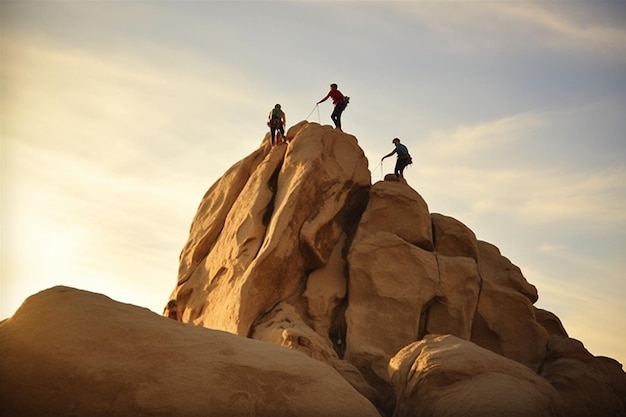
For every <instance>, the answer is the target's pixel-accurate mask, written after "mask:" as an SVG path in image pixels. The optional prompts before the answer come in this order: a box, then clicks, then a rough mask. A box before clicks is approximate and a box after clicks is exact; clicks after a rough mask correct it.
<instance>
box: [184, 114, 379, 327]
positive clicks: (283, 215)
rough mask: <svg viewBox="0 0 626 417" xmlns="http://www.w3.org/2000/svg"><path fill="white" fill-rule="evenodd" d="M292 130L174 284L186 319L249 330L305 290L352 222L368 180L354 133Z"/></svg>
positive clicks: (308, 126)
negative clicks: (207, 247)
mask: <svg viewBox="0 0 626 417" xmlns="http://www.w3.org/2000/svg"><path fill="white" fill-rule="evenodd" d="M292 134H293V135H294V137H293V139H292V140H291V142H290V143H289V145H287V146H278V147H275V148H272V149H271V150H269V151H268V152H269V153H267V154H266V155H265V159H264V160H263V162H261V163H259V164H258V165H257V167H256V169H255V170H254V171H252V172H251V173H250V177H249V179H248V181H247V182H246V185H245V187H244V188H243V189H242V190H241V191H240V192H239V195H238V196H237V197H236V198H232V197H230V198H229V199H231V200H234V202H233V204H232V206H231V208H230V211H228V213H227V214H226V219H225V221H224V227H223V228H222V230H221V232H220V234H219V236H217V240H216V242H215V243H214V245H213V247H212V249H211V250H210V251H209V252H208V254H207V256H206V258H205V259H204V260H203V261H202V263H201V264H200V265H199V266H198V267H197V268H196V269H195V271H194V273H193V274H192V275H191V277H190V278H189V279H188V280H186V281H184V283H183V284H182V285H179V286H178V287H177V288H176V290H175V291H174V293H173V298H176V299H177V301H178V302H179V304H182V305H183V306H185V307H186V310H185V313H184V314H183V317H184V320H185V321H189V322H193V323H195V324H198V325H203V326H206V327H210V328H215V329H221V330H226V331H229V332H232V333H236V334H240V335H244V336H247V335H248V334H249V332H250V331H251V326H252V324H253V322H254V321H255V320H257V319H259V318H260V317H261V316H262V315H263V314H265V313H267V312H268V311H270V310H271V309H272V308H273V307H274V306H275V305H276V304H277V303H279V302H281V301H283V300H286V299H288V298H289V297H292V296H294V295H295V294H296V293H297V292H298V291H299V290H300V288H301V287H302V285H303V283H304V282H305V280H306V277H307V274H306V272H305V271H310V270H312V269H316V268H320V267H322V266H323V265H325V264H326V263H327V262H328V259H329V257H330V255H331V253H332V251H333V249H334V248H335V246H336V244H337V242H338V241H339V240H340V239H341V238H342V237H343V236H344V235H345V230H346V229H349V228H350V224H351V223H353V222H354V219H352V218H351V217H350V215H349V214H351V212H352V211H353V208H354V207H358V206H360V205H363V201H364V199H365V198H366V192H367V189H368V188H369V186H370V174H369V171H368V170H367V160H366V159H365V156H364V155H363V151H362V150H361V149H360V148H359V147H358V145H357V142H356V138H354V137H353V136H350V135H346V134H344V133H342V132H340V131H337V130H335V129H332V128H330V127H328V126H319V125H317V124H309V123H304V124H301V125H299V127H298V130H297V131H296V132H293V129H290V130H289V134H288V137H289V136H290V135H292ZM226 185H227V184H226ZM213 198H214V197H213V195H212V194H211V193H210V192H209V193H207V195H206V196H205V197H204V199H205V200H207V199H209V200H211V199H213ZM202 205H203V204H201V206H202ZM179 281H181V280H180V279H179ZM242 301H243V302H242ZM208 306H211V307H210V308H208Z"/></svg>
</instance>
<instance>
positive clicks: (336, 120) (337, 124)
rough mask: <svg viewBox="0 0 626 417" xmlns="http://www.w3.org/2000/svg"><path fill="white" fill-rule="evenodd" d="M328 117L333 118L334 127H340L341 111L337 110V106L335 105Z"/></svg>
mask: <svg viewBox="0 0 626 417" xmlns="http://www.w3.org/2000/svg"><path fill="white" fill-rule="evenodd" d="M330 118H331V119H332V120H333V123H334V124H335V127H336V128H338V129H341V111H340V110H339V106H338V105H337V106H335V109H334V110H333V113H332V114H331V115H330Z"/></svg>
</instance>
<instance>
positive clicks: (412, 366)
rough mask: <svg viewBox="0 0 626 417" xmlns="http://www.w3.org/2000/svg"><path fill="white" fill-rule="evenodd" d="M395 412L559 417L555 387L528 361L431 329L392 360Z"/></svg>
mask: <svg viewBox="0 0 626 417" xmlns="http://www.w3.org/2000/svg"><path fill="white" fill-rule="evenodd" d="M389 375H390V379H391V381H392V384H393V386H394V388H395V391H396V395H397V398H398V405H397V407H396V410H395V412H394V417H413V416H429V417H456V416H463V417H502V416H507V417H528V416H534V417H557V416H559V417H560V416H562V414H561V401H560V398H559V396H558V394H557V392H556V390H555V389H554V388H553V387H552V386H551V385H550V384H549V383H548V382H547V381H545V380H544V379H542V378H541V377H539V376H538V375H537V374H535V373H534V372H532V371H531V370H530V369H528V368H527V367H526V366H524V365H521V364H519V363H517V362H514V361H512V360H509V359H506V358H504V357H502V356H500V355H497V354H495V353H493V352H490V351H488V350H486V349H483V348H481V347H479V346H477V345H475V344H473V343H471V342H467V341H465V340H462V339H459V338H456V337H454V336H450V335H447V336H436V335H429V336H427V337H425V338H424V339H423V340H422V341H419V342H415V343H412V344H410V345H408V346H406V347H405V348H403V349H402V350H400V351H399V352H398V353H397V355H395V356H394V357H393V358H392V359H391V361H390V362H389Z"/></svg>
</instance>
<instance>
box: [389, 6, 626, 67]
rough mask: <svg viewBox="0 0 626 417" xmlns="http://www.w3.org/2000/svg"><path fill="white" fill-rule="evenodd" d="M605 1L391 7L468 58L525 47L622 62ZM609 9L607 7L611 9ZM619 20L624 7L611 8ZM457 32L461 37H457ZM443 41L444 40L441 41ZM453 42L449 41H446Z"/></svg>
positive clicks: (623, 35) (623, 32)
mask: <svg viewBox="0 0 626 417" xmlns="http://www.w3.org/2000/svg"><path fill="white" fill-rule="evenodd" d="M606 3H607V2H598V3H595V4H593V3H584V2H556V3H555V2H552V3H546V2H469V3H456V2H452V3H451V2H418V3H414V4H404V3H395V4H394V3H392V5H391V6H390V7H391V8H392V9H393V10H395V11H396V13H397V14H398V15H400V16H402V17H401V19H402V18H406V17H407V16H410V17H411V18H412V19H413V21H414V22H416V23H418V24H420V25H424V26H427V27H429V28H431V30H433V33H434V34H437V37H436V39H439V42H437V43H438V44H439V45H441V46H445V47H447V48H449V50H453V51H456V52H458V53H463V54H464V55H469V54H470V53H475V52H477V51H492V52H493V51H496V50H503V49H504V50H506V49H507V48H508V49H518V48H526V47H527V45H529V44H532V45H533V47H535V48H537V47H538V48H541V49H543V48H549V49H552V50H567V51H573V52H575V51H580V52H584V53H587V54H588V53H593V54H601V55H602V56H604V57H605V58H608V59H610V60H619V61H620V62H622V63H624V62H626V29H625V28H624V26H623V25H622V24H621V23H622V22H620V21H619V19H617V18H615V19H616V20H615V21H614V22H612V23H611V22H610V21H608V19H606V14H605V13H600V14H601V16H600V17H597V16H596V15H597V14H599V13H593V12H594V11H597V10H602V9H603V8H604V7H605V6H606V5H607V4H606ZM611 7H613V6H611ZM615 9H616V12H617V14H618V15H619V13H622V16H623V15H624V12H625V11H624V8H623V7H622V8H620V7H615ZM460 31H462V32H464V33H465V34H466V35H467V36H464V37H458V33H459V32H460ZM445 39H448V40H449V41H445ZM451 39H454V42H452V41H451Z"/></svg>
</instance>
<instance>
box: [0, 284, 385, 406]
mask: <svg viewBox="0 0 626 417" xmlns="http://www.w3.org/2000/svg"><path fill="white" fill-rule="evenodd" d="M0 409H1V411H2V415H4V416H33V417H39V416H48V417H57V416H58V417H61V416H94V417H97V416H116V417H123V416H128V417H141V416H146V417H147V416H151V417H155V416H163V417H166V416H167V417H176V416H180V417H193V416H197V417H200V416H202V417H211V416H215V417H223V416H255V417H260V416H267V417H276V416H285V417H287V416H311V417H314V416H315V417H318V416H352V415H358V416H371V417H378V416H379V413H378V412H377V411H376V409H375V408H374V406H373V405H372V404H371V403H370V402H369V401H368V400H367V399H365V398H364V397H363V396H361V395H360V394H359V393H358V392H357V391H356V390H355V389H354V388H353V387H352V386H351V385H350V384H349V383H348V382H346V380H345V379H344V378H342V377H341V376H340V374H338V373H337V372H336V371H335V370H333V369H332V368H331V367H329V366H327V365H325V364H323V363H321V362H319V361H316V360H314V359H311V358H309V357H307V356H306V355H303V354H301V353H299V352H295V351H292V350H290V349H286V348H284V347H281V346H278V345H276V344H272V343H266V342H261V341H256V340H251V339H247V338H244V337H240V336H235V335H232V334H229V333H225V332H221V331H215V330H209V329H205V328H202V327H198V326H192V325H187V324H183V323H179V322H176V321H174V320H170V319H167V318H165V317H162V316H159V315H156V314H154V313H152V312H150V311H148V310H146V309H143V308H139V307H135V306H132V305H128V304H122V303H119V302H115V301H113V300H111V299H109V298H107V297H105V296H102V295H98V294H93V293H89V292H85V291H79V290H75V289H71V288H66V287H55V288H52V289H50V290H46V291H43V292H41V293H39V294H36V295H34V296H31V297H30V298H29V299H27V300H26V302H25V303H24V304H23V305H22V307H20V309H19V310H18V311H17V312H16V313H15V315H14V316H13V317H11V318H10V319H7V320H5V321H4V322H2V323H1V324H0Z"/></svg>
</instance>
